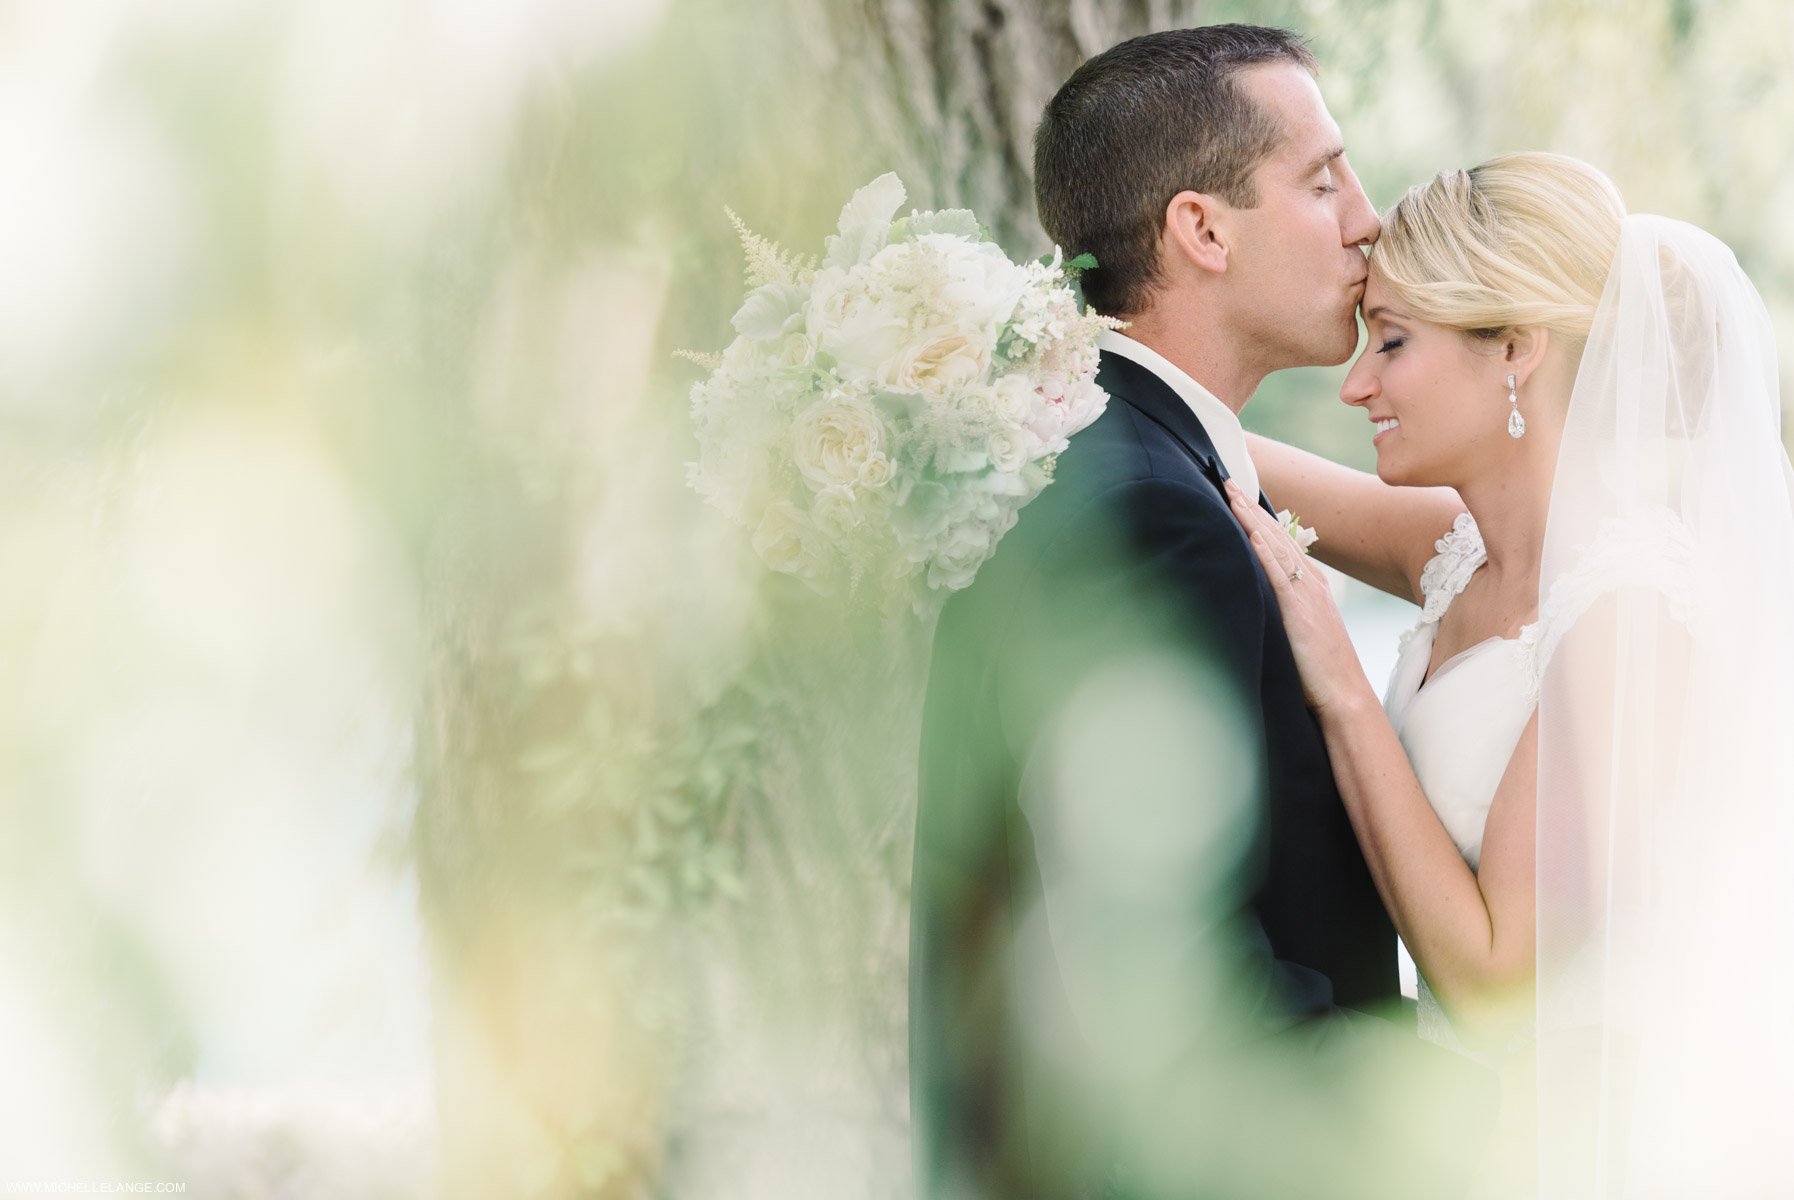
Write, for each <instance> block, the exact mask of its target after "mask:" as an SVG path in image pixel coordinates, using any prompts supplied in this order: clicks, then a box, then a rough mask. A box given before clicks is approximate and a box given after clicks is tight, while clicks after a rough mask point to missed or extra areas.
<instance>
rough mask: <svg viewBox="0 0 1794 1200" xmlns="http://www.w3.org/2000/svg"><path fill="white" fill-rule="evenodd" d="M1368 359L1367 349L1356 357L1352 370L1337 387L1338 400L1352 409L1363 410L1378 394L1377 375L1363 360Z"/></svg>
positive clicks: (1368, 352)
mask: <svg viewBox="0 0 1794 1200" xmlns="http://www.w3.org/2000/svg"><path fill="white" fill-rule="evenodd" d="M1369 357H1370V351H1369V350H1368V349H1366V350H1365V352H1364V353H1363V354H1361V355H1359V356H1358V361H1357V362H1355V363H1353V364H1352V369H1351V370H1350V371H1348V372H1346V377H1345V382H1344V383H1342V384H1340V385H1339V398H1340V399H1341V400H1343V401H1345V402H1346V403H1347V404H1350V405H1352V406H1353V407H1354V408H1363V407H1364V406H1365V405H1367V404H1369V403H1370V402H1371V400H1372V399H1374V398H1375V397H1376V395H1377V392H1378V390H1379V389H1378V387H1377V373H1376V371H1375V370H1373V369H1372V368H1371V366H1370V364H1369V363H1368V362H1366V361H1365V360H1366V359H1368V358H1369Z"/></svg>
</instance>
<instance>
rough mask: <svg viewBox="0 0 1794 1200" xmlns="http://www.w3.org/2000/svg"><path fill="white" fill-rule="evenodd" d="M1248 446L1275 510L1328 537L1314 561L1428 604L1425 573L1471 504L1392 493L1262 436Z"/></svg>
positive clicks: (1447, 493)
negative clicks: (1443, 537)
mask: <svg viewBox="0 0 1794 1200" xmlns="http://www.w3.org/2000/svg"><path fill="white" fill-rule="evenodd" d="M1246 443H1247V447H1248V450H1249V452H1250V453H1251V455H1252V462H1253V465H1254V466H1256V467H1257V468H1258V477H1259V482H1260V483H1261V484H1262V485H1263V486H1264V490H1265V495H1266V496H1268V497H1269V498H1270V501H1271V504H1272V506H1273V507H1275V508H1287V509H1289V510H1290V511H1291V512H1293V513H1295V514H1296V515H1297V516H1299V517H1300V518H1301V519H1302V524H1304V525H1306V526H1308V528H1310V529H1312V530H1314V531H1315V532H1316V533H1319V534H1320V535H1321V540H1320V541H1318V542H1316V543H1315V546H1314V556H1315V557H1316V558H1318V559H1320V560H1321V561H1322V562H1324V563H1326V564H1327V565H1328V566H1330V567H1334V568H1336V569H1338V570H1341V571H1344V572H1345V573H1346V574H1347V575H1350V576H1352V578H1354V579H1359V580H1362V581H1363V582H1365V583H1368V584H1370V585H1371V586H1372V587H1374V588H1379V589H1381V590H1382V591H1385V592H1388V593H1389V594H1390V595H1392V596H1400V597H1401V598H1402V599H1403V600H1409V601H1412V602H1414V603H1416V604H1418V603H1419V602H1420V599H1419V597H1420V584H1419V580H1420V572H1421V569H1422V568H1423V567H1425V566H1426V563H1427V560H1428V559H1430V558H1432V556H1433V543H1434V541H1435V539H1437V538H1438V536H1439V534H1440V532H1441V531H1442V530H1446V529H1450V528H1451V524H1452V522H1453V521H1455V520H1456V519H1457V516H1458V514H1459V513H1461V512H1463V511H1464V502H1463V501H1462V500H1460V499H1458V494H1457V493H1456V492H1454V491H1453V490H1452V489H1450V488H1408V487H1392V486H1390V485H1389V484H1386V483H1384V482H1383V481H1382V480H1381V479H1378V478H1377V477H1376V476H1375V475H1372V474H1369V473H1368V472H1365V471H1355V470H1353V469H1352V468H1350V467H1344V466H1341V465H1340V464H1338V463H1336V462H1332V461H1330V460H1328V459H1325V458H1322V457H1321V456H1320V455H1318V454H1310V453H1309V452H1308V451H1306V450H1298V449H1297V448H1296V447H1294V446H1291V445H1287V444H1285V443H1283V442H1279V441H1274V440H1273V439H1271V438H1267V437H1263V436H1261V435H1259V434H1256V433H1248V434H1247V435H1246Z"/></svg>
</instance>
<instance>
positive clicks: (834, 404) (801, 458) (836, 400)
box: [791, 392, 885, 491]
mask: <svg viewBox="0 0 1794 1200" xmlns="http://www.w3.org/2000/svg"><path fill="white" fill-rule="evenodd" d="M884 451H885V423H884V418H882V417H880V416H879V415H878V412H877V410H876V409H874V408H873V407H872V406H871V405H869V404H867V403H866V402H865V401H863V400H859V399H857V398H855V397H852V396H849V395H848V394H846V393H844V392H835V393H833V394H832V395H829V396H826V397H824V398H823V399H821V400H818V401H817V402H816V403H814V404H812V405H811V406H810V407H809V408H807V409H805V410H804V412H803V414H802V415H801V416H799V417H798V418H797V423H796V425H795V426H794V427H793V429H792V432H791V457H792V461H793V462H795V463H796V464H797V469H798V472H799V473H800V474H801V475H802V476H803V477H804V479H805V480H806V481H807V482H808V483H809V484H810V485H811V486H812V487H813V488H815V489H816V490H817V491H821V490H823V489H825V488H829V487H835V486H839V485H844V484H851V483H857V482H860V481H861V479H862V476H863V474H864V473H865V472H866V470H867V469H868V467H869V466H870V464H872V463H873V462H874V461H875V460H876V459H881V458H884V457H885V452H884ZM871 469H872V471H873V473H874V475H876V474H877V473H878V472H879V471H880V470H881V468H878V467H872V468H871Z"/></svg>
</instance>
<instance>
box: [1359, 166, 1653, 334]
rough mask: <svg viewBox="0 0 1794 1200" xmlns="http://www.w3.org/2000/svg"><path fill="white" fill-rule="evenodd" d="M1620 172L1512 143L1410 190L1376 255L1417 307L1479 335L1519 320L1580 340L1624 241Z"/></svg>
mask: <svg viewBox="0 0 1794 1200" xmlns="http://www.w3.org/2000/svg"><path fill="white" fill-rule="evenodd" d="M1625 217H1626V206H1625V203H1624V202H1623V201H1622V200H1621V199H1620V193H1619V189H1618V188H1616V187H1614V186H1613V181H1612V180H1611V179H1609V178H1607V176H1606V175H1603V174H1602V173H1601V172H1600V171H1597V170H1596V169H1595V168H1594V167H1591V166H1589V165H1588V164H1587V163H1585V162H1582V161H1581V160H1580V159H1575V158H1570V157H1568V156H1566V155H1562V154H1546V153H1541V152H1529V153H1524V154H1504V155H1501V156H1500V157H1499V158H1491V159H1489V160H1488V161H1487V162H1484V163H1481V164H1479V165H1477V166H1474V167H1471V168H1470V169H1469V170H1468V171H1446V172H1442V173H1440V174H1439V175H1437V176H1435V177H1434V178H1433V180H1432V181H1431V182H1430V183H1423V184H1420V185H1419V186H1417V187H1413V188H1410V189H1408V194H1407V195H1405V196H1403V197H1402V198H1401V200H1399V201H1398V202H1397V203H1396V205H1395V206H1394V207H1393V208H1391V209H1390V210H1389V211H1388V212H1387V213H1385V214H1384V216H1383V233H1382V236H1381V238H1379V239H1378V241H1377V244H1376V246H1375V247H1374V248H1373V249H1372V251H1371V256H1370V261H1371V264H1372V265H1373V266H1374V267H1375V268H1376V269H1377V271H1378V272H1379V273H1380V274H1381V275H1382V276H1383V278H1384V280H1386V281H1387V283H1388V285H1389V289H1390V291H1391V292H1393V293H1394V294H1395V297H1396V300H1397V302H1398V303H1399V304H1401V305H1402V306H1403V307H1405V308H1407V309H1408V310H1409V311H1410V312H1412V313H1413V315H1414V316H1416V317H1419V318H1421V319H1422V320H1425V321H1431V322H1433V323H1434V324H1436V325H1444V326H1446V327H1447V328H1451V329H1458V330H1462V331H1464V332H1465V333H1468V334H1471V335H1472V336H1475V337H1481V338H1491V339H1492V338H1496V337H1499V336H1501V334H1502V333H1503V332H1505V331H1506V330H1508V329H1511V328H1513V327H1514V326H1518V325H1528V326H1533V327H1535V328H1539V327H1542V328H1545V329H1549V330H1551V331H1552V332H1553V333H1554V334H1557V335H1559V336H1560V337H1563V338H1567V339H1569V340H1570V341H1572V342H1574V343H1580V342H1581V341H1582V340H1584V339H1585V338H1586V337H1587V336H1588V331H1589V325H1590V323H1591V322H1592V321H1593V319H1594V315H1595V306H1596V305H1597V304H1599V303H1600V300H1601V291H1602V288H1603V287H1604V286H1605V285H1606V282H1607V273H1608V269H1609V267H1611V265H1612V263H1613V255H1614V250H1615V248H1616V247H1617V246H1618V245H1619V239H1620V223H1621V222H1622V221H1624V220H1625Z"/></svg>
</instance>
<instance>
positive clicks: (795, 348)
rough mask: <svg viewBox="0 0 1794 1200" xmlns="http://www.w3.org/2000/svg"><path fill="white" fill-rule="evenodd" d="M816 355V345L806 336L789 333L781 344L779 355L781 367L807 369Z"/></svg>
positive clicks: (778, 359)
mask: <svg viewBox="0 0 1794 1200" xmlns="http://www.w3.org/2000/svg"><path fill="white" fill-rule="evenodd" d="M815 355H816V343H814V342H812V341H811V340H810V339H809V337H808V336H807V335H806V334H802V333H788V334H786V335H785V336H784V338H783V340H781V341H780V342H779V351H778V355H777V361H778V364H779V365H780V366H781V367H807V366H809V365H810V360H811V359H812V358H814V357H815Z"/></svg>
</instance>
